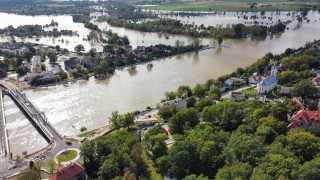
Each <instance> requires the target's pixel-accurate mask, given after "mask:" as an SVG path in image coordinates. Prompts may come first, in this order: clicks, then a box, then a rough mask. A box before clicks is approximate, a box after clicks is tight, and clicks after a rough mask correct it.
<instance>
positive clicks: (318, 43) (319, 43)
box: [311, 41, 320, 50]
mask: <svg viewBox="0 0 320 180" xmlns="http://www.w3.org/2000/svg"><path fill="white" fill-rule="evenodd" d="M311 48H313V49H316V50H320V41H318V42H316V43H314V44H313V45H312V46H311Z"/></svg>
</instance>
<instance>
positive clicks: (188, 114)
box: [169, 108, 199, 134]
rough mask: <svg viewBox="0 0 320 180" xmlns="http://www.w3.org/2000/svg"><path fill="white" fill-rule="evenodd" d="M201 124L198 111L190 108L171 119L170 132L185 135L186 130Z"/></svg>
mask: <svg viewBox="0 0 320 180" xmlns="http://www.w3.org/2000/svg"><path fill="white" fill-rule="evenodd" d="M198 123H199V119H198V115H197V111H196V110H195V109H194V108H189V109H187V110H185V111H180V112H178V113H177V114H175V115H174V116H172V117H171V118H170V125H169V127H170V132H171V133H172V134H183V133H184V130H186V129H189V128H190V127H191V128H193V127H195V126H196V125H197V124H198Z"/></svg>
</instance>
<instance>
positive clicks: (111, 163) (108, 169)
mask: <svg viewBox="0 0 320 180" xmlns="http://www.w3.org/2000/svg"><path fill="white" fill-rule="evenodd" d="M98 175H99V180H104V179H113V178H115V177H116V176H118V175H120V168H119V164H118V163H117V162H116V161H115V160H114V159H106V160H105V161H104V162H103V164H102V166H101V167H100V168H99V172H98Z"/></svg>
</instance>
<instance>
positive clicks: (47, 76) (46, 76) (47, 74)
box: [25, 71, 55, 84]
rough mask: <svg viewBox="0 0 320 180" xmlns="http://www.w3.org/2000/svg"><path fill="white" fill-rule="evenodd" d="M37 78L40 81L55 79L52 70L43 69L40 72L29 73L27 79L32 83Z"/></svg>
mask: <svg viewBox="0 0 320 180" xmlns="http://www.w3.org/2000/svg"><path fill="white" fill-rule="evenodd" d="M35 79H36V80H37V81H38V82H42V83H45V82H48V81H52V80H54V79H55V76H54V74H53V72H51V71H43V72H40V73H27V76H26V77H25V80H26V81H27V82H28V83H29V84H30V83H31V82H32V81H33V80H35Z"/></svg>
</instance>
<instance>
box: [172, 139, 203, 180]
mask: <svg viewBox="0 0 320 180" xmlns="http://www.w3.org/2000/svg"><path fill="white" fill-rule="evenodd" d="M167 162H168V172H169V174H170V175H171V176H173V177H176V178H177V179H182V178H183V177H185V176H186V175H187V174H192V173H196V172H197V168H198V167H197V164H198V162H199V155H198V153H197V148H196V146H195V145H194V144H193V143H192V142H189V141H181V142H176V143H175V144H174V145H173V146H172V147H171V149H170V150H169V154H168V156H167Z"/></svg>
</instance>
